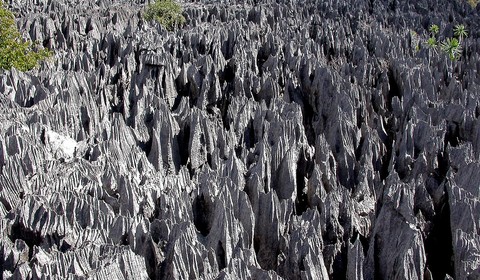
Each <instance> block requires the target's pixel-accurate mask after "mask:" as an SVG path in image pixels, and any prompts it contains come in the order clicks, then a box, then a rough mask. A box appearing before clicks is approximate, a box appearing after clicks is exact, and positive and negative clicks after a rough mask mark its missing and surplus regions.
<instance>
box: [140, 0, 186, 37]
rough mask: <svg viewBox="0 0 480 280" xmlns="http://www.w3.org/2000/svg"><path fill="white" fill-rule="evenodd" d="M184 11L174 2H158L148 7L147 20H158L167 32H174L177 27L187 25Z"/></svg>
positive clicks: (159, 0)
mask: <svg viewBox="0 0 480 280" xmlns="http://www.w3.org/2000/svg"><path fill="white" fill-rule="evenodd" d="M182 11H183V9H182V6H180V5H179V4H178V3H177V2H175V1H174V0H156V1H155V2H154V3H152V4H149V5H148V7H147V10H146V12H145V19H146V20H156V21H158V22H159V23H160V24H161V25H162V26H163V27H165V28H166V29H167V30H169V31H172V30H173V29H174V28H175V27H178V26H182V25H183V24H185V18H184V17H183V15H182Z"/></svg>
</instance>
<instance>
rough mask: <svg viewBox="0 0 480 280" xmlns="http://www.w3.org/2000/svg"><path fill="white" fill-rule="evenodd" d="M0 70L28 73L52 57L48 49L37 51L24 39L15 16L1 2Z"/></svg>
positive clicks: (0, 0)
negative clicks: (41, 61)
mask: <svg viewBox="0 0 480 280" xmlns="http://www.w3.org/2000/svg"><path fill="white" fill-rule="evenodd" d="M0 27H1V28H0V68H1V69H11V68H12V67H14V68H16V69H18V70H20V71H28V70H31V69H32V68H34V67H35V66H37V64H38V62H39V61H40V60H43V59H45V58H47V57H49V56H51V52H50V51H48V50H46V49H39V50H36V45H35V44H33V43H32V42H30V41H25V40H23V39H22V36H21V34H20V32H19V31H18V29H17V25H16V24H15V16H14V15H13V13H12V12H11V11H9V10H8V9H7V8H6V7H5V6H4V3H3V1H2V0H0Z"/></svg>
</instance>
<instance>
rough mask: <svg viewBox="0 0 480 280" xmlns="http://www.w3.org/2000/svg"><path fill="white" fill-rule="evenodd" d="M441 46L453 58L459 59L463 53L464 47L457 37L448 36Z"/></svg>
mask: <svg viewBox="0 0 480 280" xmlns="http://www.w3.org/2000/svg"><path fill="white" fill-rule="evenodd" d="M440 47H441V49H442V51H444V52H445V53H446V54H447V55H448V57H450V59H451V60H457V59H458V58H459V57H460V54H461V53H462V47H461V46H460V42H459V41H458V39H457V38H447V39H446V40H445V41H444V42H442V44H441V45H440Z"/></svg>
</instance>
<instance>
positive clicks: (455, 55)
mask: <svg viewBox="0 0 480 280" xmlns="http://www.w3.org/2000/svg"><path fill="white" fill-rule="evenodd" d="M428 31H429V33H430V36H429V38H428V39H427V41H426V44H427V46H428V47H429V48H431V49H433V50H434V51H435V53H437V49H438V48H440V50H441V51H443V52H444V53H445V54H446V55H448V57H449V58H450V59H451V60H458V59H460V57H461V55H462V42H463V39H465V38H466V37H467V36H468V32H467V29H466V28H465V25H463V24H458V25H455V27H454V28H453V34H454V35H453V37H446V38H444V39H443V40H442V41H441V42H440V43H439V33H440V27H439V26H438V25H436V24H432V25H431V26H430V28H429V29H428Z"/></svg>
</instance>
